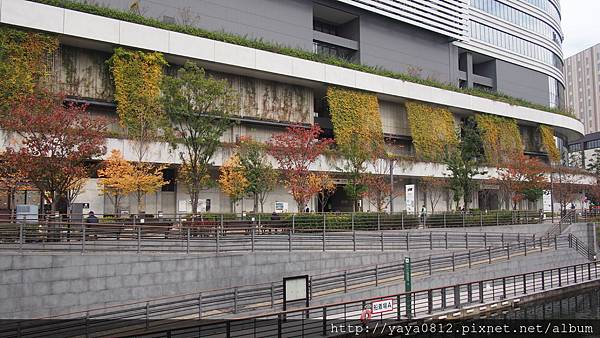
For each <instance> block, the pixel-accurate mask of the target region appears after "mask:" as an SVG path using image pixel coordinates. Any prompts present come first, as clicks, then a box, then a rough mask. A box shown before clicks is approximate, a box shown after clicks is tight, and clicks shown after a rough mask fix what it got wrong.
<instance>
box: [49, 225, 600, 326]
mask: <svg viewBox="0 0 600 338" xmlns="http://www.w3.org/2000/svg"><path fill="white" fill-rule="evenodd" d="M515 235H516V236H514V237H510V238H507V240H509V241H514V242H510V243H509V242H506V243H505V244H503V245H499V246H497V247H491V246H489V247H484V248H480V249H471V250H465V251H459V252H452V253H451V254H438V255H430V256H429V257H422V258H419V259H414V260H413V261H412V275H413V276H422V277H425V276H430V275H432V274H434V273H437V272H448V271H456V270H457V269H464V268H471V267H473V266H478V265H483V264H493V263H496V262H499V261H504V260H510V259H512V258H514V257H517V256H527V255H532V254H538V253H543V252H547V251H548V250H564V249H567V250H568V249H569V248H571V249H574V250H577V252H579V253H581V254H582V255H584V257H586V258H589V259H590V260H591V259H593V255H594V254H595V253H594V252H591V251H590V250H589V249H588V248H587V247H586V246H585V245H584V244H583V243H582V242H581V241H580V240H579V239H578V238H577V237H575V236H572V235H563V236H554V237H541V238H537V239H533V238H530V237H525V238H523V237H521V238H519V237H520V236H519V235H518V234H515ZM517 240H519V241H518V242H517ZM403 275H404V267H403V264H402V263H401V262H400V263H390V264H381V265H375V266H373V267H363V268H356V269H349V270H343V271H334V272H329V273H324V274H319V275H313V276H310V280H309V296H310V298H311V299H317V298H319V297H325V296H330V295H335V294H344V293H348V292H353V291H357V290H360V289H365V288H372V287H377V286H381V285H386V284H391V283H398V282H400V281H402V280H403ZM282 299H283V284H282V282H281V281H277V282H272V283H263V284H257V285H248V286H238V287H232V288H226V289H217V290H204V291H201V292H197V293H190V294H184V295H178V296H171V297H162V298H158V299H152V300H146V301H140V302H134V303H129V304H123V305H118V306H112V307H107V308H99V309H93V310H88V311H83V312H76V313H69V314H64V315H61V316H53V317H51V318H52V319H67V318H77V317H81V318H87V319H88V320H105V319H110V318H127V319H139V316H140V314H143V315H144V316H145V317H144V318H146V319H148V320H159V319H169V318H188V319H189V318H195V319H205V318H224V317H227V316H232V315H236V314H239V313H243V312H252V311H267V310H271V311H272V310H276V309H281V304H282Z"/></svg>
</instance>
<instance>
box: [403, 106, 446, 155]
mask: <svg viewBox="0 0 600 338" xmlns="http://www.w3.org/2000/svg"><path fill="white" fill-rule="evenodd" d="M406 112H407V114H408V124H409V126H410V131H411V135H412V139H413V145H414V147H415V152H416V155H417V158H419V159H421V160H429V161H441V160H443V159H444V158H445V156H446V153H447V152H448V151H454V150H455V149H456V148H457V147H458V137H457V132H456V126H455V123H454V116H453V115H452V112H450V111H449V110H448V109H447V108H443V107H439V106H434V105H430V104H426V103H422V102H416V101H408V102H406Z"/></svg>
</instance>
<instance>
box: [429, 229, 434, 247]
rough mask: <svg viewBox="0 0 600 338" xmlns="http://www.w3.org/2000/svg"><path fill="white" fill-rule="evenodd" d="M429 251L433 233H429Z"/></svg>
mask: <svg viewBox="0 0 600 338" xmlns="http://www.w3.org/2000/svg"><path fill="white" fill-rule="evenodd" d="M429 250H433V233H432V232H431V231H430V232H429Z"/></svg>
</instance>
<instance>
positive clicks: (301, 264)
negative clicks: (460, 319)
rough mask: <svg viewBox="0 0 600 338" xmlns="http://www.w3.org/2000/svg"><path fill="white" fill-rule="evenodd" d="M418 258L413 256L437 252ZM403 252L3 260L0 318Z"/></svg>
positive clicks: (342, 265)
mask: <svg viewBox="0 0 600 338" xmlns="http://www.w3.org/2000/svg"><path fill="white" fill-rule="evenodd" d="M442 252H444V251H439V250H438V251H435V250H434V251H429V250H425V251H421V252H420V253H415V257H418V256H421V255H430V254H437V253H442ZM405 255H406V252H376V251H374V252H357V253H352V252H293V253H287V252H277V253H265V252H261V253H253V254H251V253H247V254H221V255H210V256H209V255H206V256H196V255H147V254H146V255H135V254H93V255H92V254H86V255H79V254H42V253H38V254H25V255H19V254H4V255H2V256H1V258H0V318H34V317H40V316H49V315H56V314H64V313H69V312H75V311H83V310H86V309H90V308H97V307H102V306H108V305H116V304H123V303H126V302H131V301H136V300H143V299H148V298H158V297H162V296H169V295H177V294H183V293H190V292H198V291H201V290H209V289H218V288H226V287H231V286H242V285H253V284H258V283H265V282H271V281H278V280H281V279H282V278H283V277H284V276H290V275H298V274H310V275H315V274H320V273H326V272H333V271H338V270H344V269H351V268H356V267H362V266H375V265H376V264H384V263H390V262H399V261H402V259H403V258H404V256H405Z"/></svg>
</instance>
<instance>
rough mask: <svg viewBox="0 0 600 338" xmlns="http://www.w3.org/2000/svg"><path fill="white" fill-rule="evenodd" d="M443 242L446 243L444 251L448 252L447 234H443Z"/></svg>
mask: <svg viewBox="0 0 600 338" xmlns="http://www.w3.org/2000/svg"><path fill="white" fill-rule="evenodd" d="M444 241H445V242H446V250H448V233H447V232H446V233H445V234H444Z"/></svg>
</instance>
